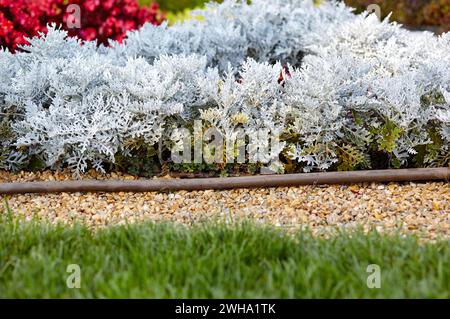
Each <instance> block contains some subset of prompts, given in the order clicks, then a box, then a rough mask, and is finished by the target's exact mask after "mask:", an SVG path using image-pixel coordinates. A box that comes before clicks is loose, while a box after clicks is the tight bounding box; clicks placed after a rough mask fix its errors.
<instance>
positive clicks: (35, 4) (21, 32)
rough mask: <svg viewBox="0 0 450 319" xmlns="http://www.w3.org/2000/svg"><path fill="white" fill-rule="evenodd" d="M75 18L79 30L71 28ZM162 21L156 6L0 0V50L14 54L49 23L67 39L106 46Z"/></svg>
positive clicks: (104, 0) (110, 0)
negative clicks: (54, 25) (150, 24)
mask: <svg viewBox="0 0 450 319" xmlns="http://www.w3.org/2000/svg"><path fill="white" fill-rule="evenodd" d="M69 5H76V6H78V7H76V6H70V7H69ZM68 9H69V10H68ZM78 17H79V18H80V19H79V23H78V25H79V28H78V27H75V28H74V27H73V26H76V25H77V21H76V19H78ZM163 19H164V16H163V14H162V13H161V11H160V10H159V7H158V4H156V3H153V4H151V5H150V6H147V7H140V6H139V4H138V3H137V1H136V0H0V46H1V47H6V48H8V49H9V50H11V51H13V52H14V51H15V50H16V49H17V46H18V45H20V44H26V43H27V41H26V40H25V39H24V37H33V36H35V35H37V34H38V32H45V31H46V30H47V24H48V23H52V22H54V23H56V24H57V25H61V26H62V28H63V29H65V30H67V31H68V32H69V35H70V36H77V37H79V38H81V39H83V40H97V41H98V43H99V44H107V43H108V39H113V40H117V41H122V40H123V39H124V37H125V35H126V32H127V31H129V30H134V29H137V28H139V27H141V26H142V25H143V24H144V23H145V22H149V23H152V24H160V23H161V22H162V21H163Z"/></svg>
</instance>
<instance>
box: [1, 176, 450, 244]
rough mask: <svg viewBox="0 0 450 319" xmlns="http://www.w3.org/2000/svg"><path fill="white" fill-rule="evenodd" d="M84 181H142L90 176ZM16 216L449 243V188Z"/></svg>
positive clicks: (421, 186)
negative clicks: (390, 234) (357, 233)
mask: <svg viewBox="0 0 450 319" xmlns="http://www.w3.org/2000/svg"><path fill="white" fill-rule="evenodd" d="M72 178H73V177H72V176H71V174H70V173H68V172H51V171H45V172H39V173H30V172H19V173H17V174H12V173H9V172H4V171H0V182H18V181H21V182H24V181H45V180H70V179H72ZM82 178H89V179H124V180H128V179H130V180H131V179H136V178H135V177H132V176H131V177H130V176H127V175H123V174H119V173H111V174H110V175H100V174H97V173H96V172H94V171H89V172H88V173H87V174H86V175H84V176H82ZM6 200H7V202H8V205H9V206H10V207H11V209H12V210H13V212H14V213H15V214H18V215H23V216H24V217H25V218H26V220H29V219H31V218H32V217H33V216H36V217H37V218H39V219H41V220H45V221H49V222H51V223H57V222H62V223H63V224H69V225H70V224H73V223H75V222H81V223H85V224H86V225H88V226H89V227H92V228H94V229H95V228H98V227H105V226H110V225H122V224H125V223H127V222H130V223H131V222H141V221H147V220H152V221H156V222H160V221H169V222H175V223H182V224H188V225H192V224H193V223H201V222H204V221H208V220H222V221H225V222H231V221H238V220H242V219H249V218H250V219H253V220H255V221H256V222H258V223H264V224H271V225H274V226H277V227H282V228H286V229H288V230H292V229H300V228H304V227H305V226H308V227H309V228H310V229H311V230H312V232H313V233H314V234H317V235H323V234H327V233H330V232H333V231H336V230H338V229H342V228H345V229H353V228H360V227H361V226H362V228H363V229H364V230H366V231H369V230H372V229H376V230H378V231H380V232H386V231H400V232H401V233H403V234H411V233H412V234H416V235H418V236H419V237H420V238H424V239H427V240H434V239H437V238H444V239H450V183H448V182H446V183H444V182H441V183H403V184H398V183H389V184H374V183H372V184H368V183H366V184H357V185H350V186H348V187H347V186H343V185H333V186H323V185H321V186H299V187H284V188H267V189H251V190H249V189H235V190H225V191H211V190H209V191H193V192H187V191H180V192H174V193H157V192H151V193H124V192H121V193H88V194H83V193H74V194H44V195H41V194H26V195H14V196H8V197H7V199H6Z"/></svg>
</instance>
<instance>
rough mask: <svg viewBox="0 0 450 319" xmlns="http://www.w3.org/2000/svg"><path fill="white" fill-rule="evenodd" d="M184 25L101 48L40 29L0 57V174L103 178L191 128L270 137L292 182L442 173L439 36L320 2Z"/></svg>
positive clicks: (444, 140) (278, 1) (220, 8)
mask: <svg viewBox="0 0 450 319" xmlns="http://www.w3.org/2000/svg"><path fill="white" fill-rule="evenodd" d="M197 14H198V15H200V16H202V17H203V19H193V20H191V21H187V22H184V23H181V24H177V25H174V26H167V25H162V26H159V27H155V26H150V25H146V26H144V28H142V29H141V30H139V31H135V32H131V33H129V34H128V39H127V40H126V41H125V42H124V43H123V44H118V43H112V47H108V48H106V47H100V48H98V47H97V46H96V45H95V44H94V43H90V42H87V43H83V45H81V42H80V41H78V40H76V39H73V38H67V34H66V33H65V32H64V31H60V30H58V29H57V28H56V27H55V26H54V27H51V28H50V29H49V32H48V34H46V35H42V36H41V37H38V38H34V39H31V40H30V45H29V46H25V47H24V48H23V50H24V52H21V53H17V54H15V55H12V54H11V53H9V52H6V51H1V52H0V75H1V78H0V138H1V140H0V165H2V167H3V168H7V169H14V168H18V167H20V166H21V165H23V163H25V162H26V161H27V160H29V159H30V158H31V157H32V156H38V157H40V158H43V159H44V160H45V163H46V166H47V167H50V168H56V167H60V166H62V165H64V166H65V165H67V166H69V167H71V168H72V169H73V171H74V172H75V173H77V174H78V173H80V172H83V171H85V170H86V169H87V168H88V167H94V168H96V169H98V170H100V171H104V170H105V169H106V165H108V164H111V163H114V161H115V157H116V155H117V154H124V155H127V154H128V155H129V154H130V151H131V150H130V145H133V144H134V143H135V142H136V141H139V142H140V143H145V144H146V145H150V146H152V145H155V144H157V143H159V142H163V143H162V145H170V143H171V141H170V138H171V137H170V133H171V132H172V131H174V129H175V128H176V127H179V126H193V125H194V124H193V123H194V122H193V121H194V120H198V119H201V120H203V121H204V122H205V123H207V125H208V126H211V127H214V128H216V129H217V130H218V131H219V132H221V134H223V135H224V136H225V137H230V136H232V135H233V134H236V133H235V132H236V129H239V128H243V129H245V130H246V131H247V132H250V135H252V134H253V133H254V132H257V131H259V130H261V129H267V130H269V131H271V132H277V134H279V136H280V137H282V138H281V141H280V143H279V144H278V145H277V147H274V148H273V149H272V153H271V154H270V155H269V158H268V160H271V161H272V162H273V163H274V166H277V165H278V166H277V167H274V170H276V171H282V170H283V167H282V165H280V163H278V162H277V159H278V158H279V156H280V154H283V156H285V157H287V158H289V159H291V160H296V161H297V162H298V163H299V164H300V165H301V167H303V169H304V170H305V171H311V170H327V169H330V168H332V167H334V165H340V167H341V168H342V169H353V168H355V167H356V166H358V165H364V166H370V155H371V154H372V153H373V152H384V153H385V154H389V160H390V161H391V162H392V163H395V165H398V166H401V165H406V164H407V163H409V162H410V160H411V158H412V157H413V156H415V155H417V154H416V153H420V152H421V151H423V148H425V149H426V150H427V154H426V156H425V158H424V159H423V164H424V165H438V164H437V163H444V164H445V163H447V162H448V158H450V156H449V153H450V147H449V145H450V72H448V70H449V69H450V36H449V34H444V35H442V36H439V37H437V36H434V35H432V34H430V33H413V32H410V31H407V30H405V29H402V28H401V27H400V26H398V25H396V24H392V23H389V22H388V21H382V22H380V21H378V19H376V17H375V16H374V15H368V14H366V13H364V14H361V15H354V14H353V13H352V12H351V9H349V8H347V7H345V6H344V5H342V4H340V3H337V2H334V1H321V4H320V5H316V4H315V2H314V1H309V0H286V1H282V0H274V1H264V0H254V1H252V4H247V3H246V1H234V0H226V1H224V3H222V4H210V5H208V7H207V8H206V9H205V10H200V11H198V12H197ZM255 134H256V133H255ZM263 142H264V141H261V143H263ZM160 145H161V144H160ZM247 151H249V150H248V149H247ZM419 155H420V154H419ZM446 159H447V160H446ZM266 160H267V159H266ZM348 163H350V164H348Z"/></svg>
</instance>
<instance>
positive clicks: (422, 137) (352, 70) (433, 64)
mask: <svg viewBox="0 0 450 319" xmlns="http://www.w3.org/2000/svg"><path fill="white" fill-rule="evenodd" d="M446 37H448V36H445V37H444V38H442V39H439V38H437V37H435V36H434V35H432V34H430V33H421V34H413V33H412V32H410V31H407V30H404V29H401V28H400V27H399V26H397V25H395V24H391V23H388V22H387V21H384V22H379V21H378V20H377V19H376V17H375V16H374V15H372V16H368V17H366V15H365V14H364V15H360V16H358V17H357V18H356V19H354V20H353V21H348V22H346V23H344V24H342V25H341V26H340V27H338V28H336V29H335V32H334V33H333V34H332V36H330V37H324V38H323V39H322V41H320V42H318V43H317V44H316V45H314V46H311V47H310V50H311V52H312V54H311V55H308V56H306V57H305V59H304V62H303V65H302V67H301V70H300V71H299V72H297V73H296V75H295V76H293V78H292V79H291V80H289V81H287V90H288V94H287V103H288V104H290V105H291V106H292V107H293V108H294V111H296V112H297V116H296V118H295V125H294V126H293V128H292V129H293V130H294V131H298V132H299V133H300V135H301V139H302V143H300V145H298V146H297V148H296V150H295V151H294V152H293V153H294V154H293V155H295V157H296V158H297V159H299V160H301V161H306V162H307V163H308V167H307V169H308V170H310V169H313V168H319V169H327V168H329V167H330V165H331V164H332V163H334V162H337V150H338V148H339V147H341V146H342V145H344V144H346V143H351V144H356V146H357V147H358V148H359V149H360V151H361V152H366V151H367V148H368V146H369V145H370V141H371V139H375V140H376V141H377V142H378V144H379V145H378V147H379V148H380V150H383V151H387V152H392V153H393V155H394V157H395V158H397V159H398V160H399V162H400V163H402V164H404V163H405V161H406V160H407V159H408V158H409V156H410V155H415V153H416V150H415V148H417V147H418V146H420V145H427V144H430V143H432V141H431V140H430V136H429V132H428V131H429V129H431V128H434V127H435V126H436V125H437V126H438V127H439V126H443V128H442V130H441V131H442V132H445V126H446V124H445V122H444V121H442V118H441V119H439V118H437V117H436V115H437V114H441V113H442V112H444V113H445V111H443V110H442V109H447V110H448V104H444V101H442V99H436V98H431V100H430V101H426V99H427V98H428V97H429V96H430V97H435V96H442V95H443V94H444V93H445V90H446V88H448V86H449V84H450V81H449V73H448V70H449V67H450V60H449V59H450V46H449V45H448V40H446V39H447V38H446ZM443 88H444V91H443ZM439 100H441V101H439ZM438 110H440V111H438ZM444 118H445V116H444ZM369 131H371V132H374V131H375V132H377V133H372V134H369ZM442 138H443V139H444V144H446V145H444V148H447V149H448V139H446V137H445V133H444V134H442ZM352 141H353V142H352ZM318 146H320V147H318ZM318 158H320V161H319V160H317V159H318Z"/></svg>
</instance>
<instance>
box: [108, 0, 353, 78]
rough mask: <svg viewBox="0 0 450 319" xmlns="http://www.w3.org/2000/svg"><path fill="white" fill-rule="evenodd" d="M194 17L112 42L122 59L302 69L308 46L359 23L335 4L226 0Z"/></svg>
mask: <svg viewBox="0 0 450 319" xmlns="http://www.w3.org/2000/svg"><path fill="white" fill-rule="evenodd" d="M193 15H194V17H195V16H197V17H199V18H194V19H191V20H187V21H184V22H182V23H178V24H175V25H174V26H167V24H163V25H161V26H153V25H150V24H147V25H145V26H144V27H143V28H142V29H141V30H138V31H133V32H129V33H128V39H126V40H125V42H124V44H123V45H121V44H118V43H113V45H114V47H115V48H114V51H113V52H112V53H114V54H116V55H117V56H119V57H120V56H122V57H123V56H142V57H144V58H146V59H147V60H148V61H150V62H152V61H153V60H154V59H156V58H157V57H158V56H159V55H162V54H187V55H190V54H199V55H203V56H206V57H207V62H208V65H209V66H213V67H218V68H219V69H220V70H221V71H226V70H227V69H228V64H231V65H232V66H233V67H234V68H238V67H239V66H240V65H241V64H242V63H243V62H244V61H245V60H246V58H247V57H250V58H253V59H255V60H256V61H259V62H276V61H282V63H290V64H293V65H300V63H301V59H302V57H303V55H304V54H305V50H306V47H307V46H308V45H310V44H311V43H312V42H313V41H315V40H316V39H317V38H320V37H321V36H322V34H323V33H325V32H329V30H331V29H333V28H334V26H337V25H339V24H341V23H343V22H344V21H347V20H351V19H354V15H353V14H352V13H351V10H350V9H349V8H348V7H345V5H343V4H342V3H338V2H334V1H322V3H321V4H320V6H318V5H317V4H315V1H313V0H273V1H267V0H253V1H252V3H251V4H247V1H245V0H242V1H237V0H225V1H224V2H223V3H221V4H217V3H214V2H211V3H209V4H208V5H207V7H206V9H203V10H196V11H195V12H194V13H193Z"/></svg>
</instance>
